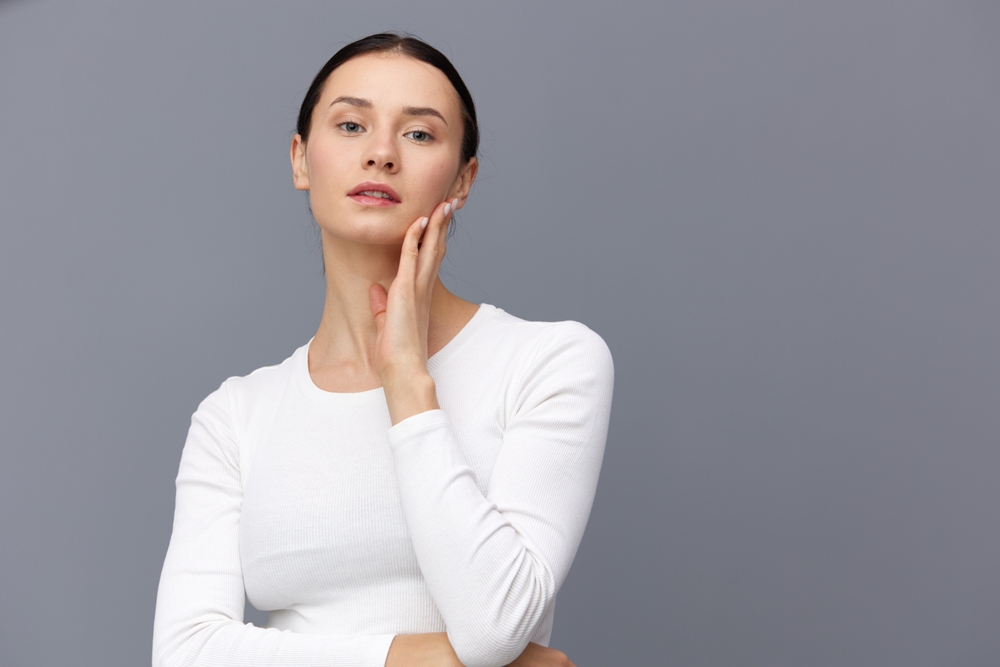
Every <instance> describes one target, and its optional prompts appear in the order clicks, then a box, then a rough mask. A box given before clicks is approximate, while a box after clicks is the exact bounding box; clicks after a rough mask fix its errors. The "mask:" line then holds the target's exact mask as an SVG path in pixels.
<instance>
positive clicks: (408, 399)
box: [382, 370, 440, 426]
mask: <svg viewBox="0 0 1000 667" xmlns="http://www.w3.org/2000/svg"><path fill="white" fill-rule="evenodd" d="M382 387H383V391H384V392H385V402H386V405H387V406H388V407H389V418H390V420H391V421H392V424H393V426H395V425H396V424H398V423H399V422H401V421H403V420H404V419H407V418H408V417H412V416H413V415H417V414H420V413H421V412H427V411H428V410H437V409H439V407H440V406H439V405H438V401H437V386H436V385H435V384H434V378H432V377H431V376H430V375H429V374H428V373H427V371H426V370H423V371H422V372H403V373H398V374H396V373H387V374H386V375H384V376H383V379H382Z"/></svg>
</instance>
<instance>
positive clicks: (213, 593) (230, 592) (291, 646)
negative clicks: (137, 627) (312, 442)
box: [153, 383, 393, 667]
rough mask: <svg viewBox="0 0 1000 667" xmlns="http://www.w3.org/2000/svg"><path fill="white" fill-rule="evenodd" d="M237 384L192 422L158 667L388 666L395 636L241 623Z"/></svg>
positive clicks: (164, 586) (158, 627)
mask: <svg viewBox="0 0 1000 667" xmlns="http://www.w3.org/2000/svg"><path fill="white" fill-rule="evenodd" d="M234 414H236V413H235V411H234V402H233V400H232V398H231V396H230V390H229V383H224V384H223V385H222V387H220V388H219V389H218V390H217V391H215V392H213V393H212V394H211V395H209V396H208V398H206V399H205V400H204V401H203V402H202V403H201V405H200V406H199V407H198V410H197V411H196V412H195V414H194V416H193V417H192V419H191V429H190V431H189V432H188V437H187V441H186V442H185V444H184V451H183V453H182V455H181V463H180V469H179V471H178V474H177V499H176V505H175V509H174V526H173V533H172V534H171V537H170V546H169V547H168V549H167V555H166V559H165V561H164V563H163V571H162V573H161V575H160V585H159V589H158V592H157V596H156V615H155V620H154V623H153V667H182V666H184V667H195V666H198V667H202V666H204V667H270V666H271V665H282V666H283V667H382V666H383V665H384V664H385V659H386V655H387V654H388V651H389V645H390V644H391V643H392V640H393V635H318V634H304V633H294V632H289V631H282V630H277V629H273V628H270V629H265V628H257V627H254V626H253V625H250V624H244V623H243V606H244V603H245V596H246V594H245V592H244V587H243V570H242V566H241V564H240V553H239V522H240V509H241V506H242V503H243V488H242V482H241V478H240V461H239V447H238V442H237V436H236V432H235V428H234V426H233V423H234V420H233V418H232V415H234Z"/></svg>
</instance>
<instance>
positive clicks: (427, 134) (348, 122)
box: [337, 120, 434, 144]
mask: <svg viewBox="0 0 1000 667" xmlns="http://www.w3.org/2000/svg"><path fill="white" fill-rule="evenodd" d="M345 125H355V126H357V127H358V128H359V130H364V126H363V125H362V124H361V123H359V122H358V121H356V120H345V121H344V122H342V123H337V127H339V128H340V129H342V130H343V131H344V132H347V133H348V134H361V132H360V131H359V130H354V131H351V130H348V129H347V128H346V127H344V126H345ZM417 132H419V133H420V134H422V135H424V137H426V138H425V139H414V138H413V137H410V135H411V134H415V133H417ZM403 136H404V137H408V138H410V139H411V140H412V141H415V142H416V143H418V144H425V143H427V142H428V141H431V140H433V139H434V135H432V134H431V133H430V132H428V131H427V130H410V131H409V132H407V133H406V134H404V135H403Z"/></svg>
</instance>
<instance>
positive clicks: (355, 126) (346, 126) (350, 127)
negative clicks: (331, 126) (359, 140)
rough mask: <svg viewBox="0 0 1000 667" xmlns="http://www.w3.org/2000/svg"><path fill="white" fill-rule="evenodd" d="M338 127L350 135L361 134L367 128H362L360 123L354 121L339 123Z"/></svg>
mask: <svg viewBox="0 0 1000 667" xmlns="http://www.w3.org/2000/svg"><path fill="white" fill-rule="evenodd" d="M337 127H339V128H340V129H342V130H343V131H344V132H347V133H348V134H358V133H360V132H364V130H365V128H363V127H361V124H360V123H355V122H354V121H353V120H347V121H344V122H343V123H337Z"/></svg>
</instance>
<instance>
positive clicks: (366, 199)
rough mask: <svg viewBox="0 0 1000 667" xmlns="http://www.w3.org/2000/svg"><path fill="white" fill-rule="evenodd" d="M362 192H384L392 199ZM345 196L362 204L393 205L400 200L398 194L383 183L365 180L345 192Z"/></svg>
mask: <svg viewBox="0 0 1000 667" xmlns="http://www.w3.org/2000/svg"><path fill="white" fill-rule="evenodd" d="M362 192H384V193H385V194H387V195H389V196H390V197H392V199H384V198H382V197H372V196H370V195H364V194H361V193H362ZM347 196H348V198H350V199H353V200H354V201H356V202H358V203H359V204H362V205H363V206H395V205H397V204H399V203H400V202H401V201H402V200H401V199H400V198H399V195H398V194H396V191H395V190H393V189H392V188H390V187H389V186H388V185H386V184H385V183H376V182H375V181H365V182H364V183H359V184H358V185H356V186H354V188H353V189H352V190H351V191H350V192H348V193H347Z"/></svg>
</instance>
